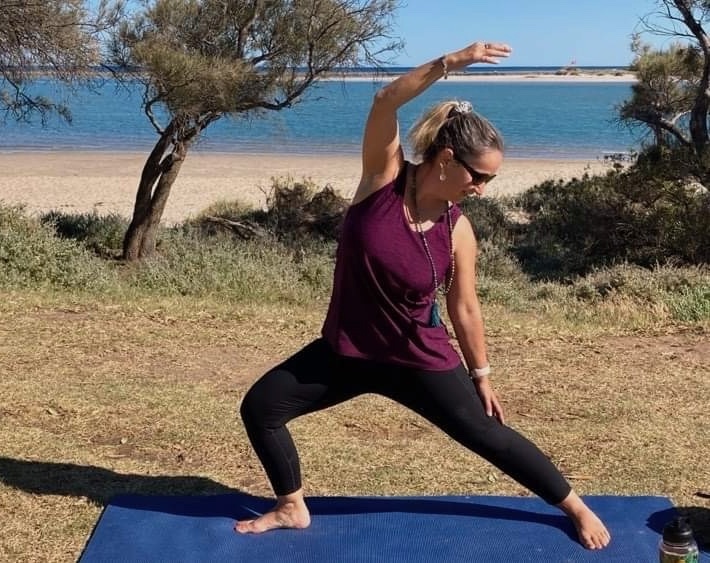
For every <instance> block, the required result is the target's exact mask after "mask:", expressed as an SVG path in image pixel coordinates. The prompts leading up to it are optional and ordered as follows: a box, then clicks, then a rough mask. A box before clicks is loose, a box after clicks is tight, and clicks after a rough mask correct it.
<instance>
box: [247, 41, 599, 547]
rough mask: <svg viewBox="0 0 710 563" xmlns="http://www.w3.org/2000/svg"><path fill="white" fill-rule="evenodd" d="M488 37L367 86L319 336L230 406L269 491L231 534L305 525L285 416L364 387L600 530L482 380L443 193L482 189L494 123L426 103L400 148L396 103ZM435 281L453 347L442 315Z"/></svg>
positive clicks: (585, 532) (467, 240) (496, 151)
mask: <svg viewBox="0 0 710 563" xmlns="http://www.w3.org/2000/svg"><path fill="white" fill-rule="evenodd" d="M509 53H510V48H509V47H508V46H507V45H504V44H500V43H485V44H484V43H474V44H472V45H470V46H468V47H466V48H464V49H462V50H460V51H457V52H454V53H450V54H447V55H445V56H443V57H441V58H439V59H437V60H434V61H432V62H429V63H426V64H424V65H422V66H420V67H418V68H416V69H414V70H412V71H411V72H409V73H407V74H404V75H402V76H400V77H399V78H397V79H396V80H395V81H393V82H392V83H391V84H389V85H387V86H385V87H384V88H382V89H381V90H380V91H379V92H378V93H377V94H376V96H375V99H374V102H373V104H372V108H371V110H370V114H369V117H368V119H367V124H366V126H365V132H364V138H363V150H362V177H361V180H360V184H359V186H358V188H357V192H356V193H355V196H354V198H353V201H352V204H351V206H350V208H349V209H348V212H347V214H346V217H345V220H344V223H343V231H342V236H341V240H340V243H339V246H338V254H337V259H336V267H335V279H334V285H333V294H332V298H331V302H330V306H329V309H328V313H327V316H326V320H325V323H324V325H323V330H322V338H319V339H318V340H316V341H314V342H312V343H310V344H309V345H307V346H306V347H305V348H304V349H302V350H300V351H299V352H297V353H296V354H295V355H294V356H292V357H291V358H289V359H287V360H286V361H284V362H283V363H281V364H280V365H279V366H277V367H276V368H274V369H273V370H271V371H270V372H268V373H267V374H266V375H264V376H263V377H262V378H261V379H260V380H259V381H257V382H256V383H255V384H254V386H253V387H252V388H251V389H250V390H249V392H248V393H247V395H246V396H245V398H244V401H243V403H242V407H241V415H242V419H243V420H244V424H245V426H246V429H247V433H248V435H249V438H250V440H251V442H252V445H253V446H254V449H255V450H256V453H257V455H258V456H259V458H260V460H261V462H262V463H263V465H264V468H265V470H266V473H267V475H268V477H269V479H270V481H271V484H272V486H273V488H274V491H275V493H276V496H277V503H276V506H275V507H274V508H273V509H272V511H270V512H268V513H266V514H264V515H262V516H260V517H259V518H256V519H253V520H246V521H242V522H238V523H237V525H236V527H235V529H236V530H237V531H239V532H242V533H260V532H264V531H267V530H270V529H273V528H305V527H307V526H308V525H309V524H310V515H309V513H308V509H307V507H306V504H305V502H304V497H303V490H302V487H301V477H300V467H299V461H298V454H297V452H296V449H295V447H294V444H293V441H292V440H291V436H290V434H289V432H288V430H287V429H286V426H285V425H286V423H287V422H288V421H290V420H292V419H293V418H295V417H297V416H301V415H303V414H306V413H310V412H314V411H317V410H321V409H324V408H327V407H330V406H333V405H336V404H338V403H341V402H343V401H346V400H348V399H350V398H353V397H355V396H358V395H361V394H363V393H378V394H381V395H384V396H386V397H389V398H390V399H393V400H395V401H397V402H399V403H400V404H402V405H404V406H406V407H408V408H410V409H412V410H414V411H415V412H417V413H419V414H420V415H421V416H423V417H425V418H426V419H428V420H429V421H431V422H432V423H433V424H435V425H437V426H438V427H439V428H441V429H442V430H443V431H444V432H446V433H447V434H449V435H450V436H451V437H452V438H454V439H455V440H457V441H458V442H460V443H461V444H463V445H464V446H466V447H467V448H469V449H470V450H472V451H473V452H476V453H477V454H479V455H481V456H483V457H484V458H485V459H487V460H488V461H489V462H491V463H492V464H494V465H495V466H496V467H498V468H500V469H501V470H503V471H504V472H505V473H507V474H508V475H509V476H511V477H512V478H514V479H516V480H517V481H518V482H520V483H521V484H523V485H524V486H526V487H527V488H529V489H530V490H531V491H533V492H534V493H535V494H537V495H539V496H540V497H542V498H543V499H545V500H546V501H547V502H549V503H551V504H554V505H557V506H558V507H559V508H561V509H562V511H564V512H565V513H566V514H568V515H569V516H570V518H571V519H572V521H573V522H574V524H575V526H576V528H577V531H578V533H579V537H580V541H581V542H582V544H583V545H584V546H585V547H587V548H589V549H599V548H602V547H604V546H606V545H607V544H608V543H609V540H610V536H609V533H608V531H607V530H606V528H605V527H604V525H603V524H602V522H601V521H600V520H599V518H597V516H596V515H595V514H594V513H593V512H592V511H591V510H590V509H589V508H587V506H586V505H585V504H584V503H583V501H582V500H581V499H580V498H579V497H578V496H577V494H576V493H574V492H573V491H572V489H571V487H570V486H569V484H568V483H567V481H566V480H565V479H564V477H563V476H562V475H561V474H560V472H559V471H558V470H557V469H556V468H555V467H554V466H553V465H552V464H551V463H550V461H549V460H548V459H547V457H546V456H545V455H544V454H542V452H541V451H540V450H539V449H538V448H537V447H536V446H534V445H533V444H532V443H531V442H530V441H528V440H527V439H525V438H524V437H522V436H521V435H519V434H518V433H516V432H515V431H513V430H511V429H510V428H509V427H507V426H505V425H504V416H503V409H502V408H501V404H500V402H499V401H498V398H497V397H496V394H495V392H494V391H493V388H492V387H491V383H490V380H489V374H490V366H489V364H488V359H487V356H486V346H485V341H484V329H483V320H482V317H481V310H480V306H479V301H478V297H477V295H476V287H475V269H476V264H475V262H476V239H475V237H474V233H473V229H472V227H471V224H470V222H469V221H468V219H467V218H466V217H465V216H463V215H462V214H461V211H460V210H459V208H458V206H457V205H456V203H458V202H460V201H461V200H462V199H463V198H465V197H467V196H471V195H478V196H480V195H482V194H483V191H484V189H485V186H486V184H487V182H489V181H490V180H491V179H492V178H493V177H494V176H495V174H496V172H497V170H498V168H499V167H500V164H501V161H502V158H503V143H502V140H501V137H500V135H499V133H498V131H496V129H495V128H494V127H493V126H492V125H491V124H490V123H489V122H488V121H487V120H485V119H484V118H482V117H480V116H479V115H477V114H475V113H474V112H473V111H472V109H471V106H470V104H468V103H466V102H445V103H442V104H439V105H438V106H436V107H435V108H434V109H433V110H431V111H430V112H429V113H428V114H427V115H425V116H424V117H423V118H421V120H420V121H419V122H418V123H417V124H416V125H415V127H414V128H413V129H412V132H411V133H410V141H411V144H412V147H413V149H414V151H415V153H416V154H417V156H419V157H421V159H422V162H421V164H418V165H412V164H410V163H408V162H406V161H405V160H404V156H403V151H402V147H401V145H400V137H399V131H398V123H397V110H398V108H400V107H401V106H402V105H404V104H405V103H407V102H408V101H410V100H411V99H413V98H414V97H416V96H417V95H419V94H420V93H421V92H423V91H424V90H425V89H426V88H428V87H429V86H431V85H432V84H433V83H434V82H435V81H437V80H438V79H440V78H442V77H444V78H446V77H447V72H448V71H449V70H456V69H461V68H464V67H466V66H468V65H471V64H473V63H496V62H498V60H499V59H500V58H501V57H506V56H508V54H509ZM439 286H441V287H442V289H443V293H444V294H445V295H446V305H447V310H448V313H449V317H450V318H451V322H452V325H453V328H454V331H455V335H456V338H457V340H458V343H459V346H460V349H461V352H462V354H463V357H464V360H465V365H467V366H468V369H466V368H465V367H464V364H463V363H462V361H461V358H460V356H459V355H458V353H457V352H456V351H455V349H454V348H453V346H452V345H451V343H450V337H449V334H448V332H447V330H446V328H445V327H444V326H443V325H442V324H441V320H440V315H439V302H438V299H437V288H439Z"/></svg>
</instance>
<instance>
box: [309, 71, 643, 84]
mask: <svg viewBox="0 0 710 563" xmlns="http://www.w3.org/2000/svg"><path fill="white" fill-rule="evenodd" d="M399 76H400V75H399V74H394V73H392V74H390V73H386V72H383V73H363V74H342V75H339V74H331V75H329V76H326V77H323V78H321V79H320V80H324V81H330V82H334V81H341V82H391V81H393V80H395V79H396V78H398V77H399ZM446 80H447V81H449V82H569V83H576V82H577V83H581V82H626V83H633V82H636V81H637V80H638V79H637V77H636V75H635V74H634V73H632V72H628V71H618V72H609V73H592V72H578V73H574V74H555V73H546V72H520V73H518V72H505V71H504V72H499V73H497V72H485V73H483V72H481V73H467V74H457V73H450V74H449V77H448V78H447V79H443V78H442V79H441V81H446Z"/></svg>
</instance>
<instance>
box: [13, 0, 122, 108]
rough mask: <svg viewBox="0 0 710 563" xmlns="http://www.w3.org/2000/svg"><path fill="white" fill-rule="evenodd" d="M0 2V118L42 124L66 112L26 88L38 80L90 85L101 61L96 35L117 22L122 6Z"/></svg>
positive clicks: (58, 0)
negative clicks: (36, 121) (39, 122)
mask: <svg viewBox="0 0 710 563" xmlns="http://www.w3.org/2000/svg"><path fill="white" fill-rule="evenodd" d="M94 7H95V9H94V10H92V11H90V10H89V9H88V7H87V3H86V2H85V1H84V0H25V1H21V2H14V1H12V2H3V3H2V6H1V8H2V9H0V113H2V114H3V116H4V118H6V119H7V118H10V119H19V120H23V121H29V120H31V119H32V118H33V117H37V116H38V117H39V118H40V119H41V120H42V121H45V120H46V119H47V118H48V116H49V115H50V114H52V113H58V114H59V115H60V116H62V117H63V118H64V119H66V120H67V121H70V120H71V112H70V111H69V108H68V106H67V105H66V104H64V103H63V101H62V100H56V99H51V98H50V97H47V96H38V95H36V94H34V93H32V92H30V91H29V89H28V86H29V85H30V84H31V83H32V82H33V81H34V80H35V79H36V78H37V76H39V75H40V74H39V72H38V71H40V72H41V76H51V77H53V78H54V79H56V80H59V81H61V82H63V83H65V84H69V85H73V84H77V83H86V82H91V81H92V80H94V79H95V78H96V77H95V75H94V73H93V72H92V71H91V70H90V69H91V68H94V67H95V66H96V65H98V64H99V63H100V62H101V61H102V53H101V37H100V36H101V33H102V32H103V31H105V30H106V29H108V28H110V27H111V26H112V25H114V24H115V22H116V21H118V19H119V17H120V15H121V10H122V3H121V2H120V1H117V2H112V1H111V0H100V1H99V2H96V3H94Z"/></svg>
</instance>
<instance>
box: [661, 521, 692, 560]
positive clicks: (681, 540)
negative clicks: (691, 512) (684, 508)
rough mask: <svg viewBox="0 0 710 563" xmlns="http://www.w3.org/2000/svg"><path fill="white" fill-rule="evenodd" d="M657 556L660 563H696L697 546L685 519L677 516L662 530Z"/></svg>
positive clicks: (688, 523)
mask: <svg viewBox="0 0 710 563" xmlns="http://www.w3.org/2000/svg"><path fill="white" fill-rule="evenodd" d="M659 554H660V559H659V561H660V563H698V561H699V559H700V555H699V551H698V544H697V543H695V540H694V539H693V530H692V529H691V528H690V522H689V521H688V519H687V518H684V517H682V516H678V517H676V518H674V519H673V520H672V521H671V522H669V523H668V524H667V525H666V527H665V528H663V539H662V540H661V544H660V545H659Z"/></svg>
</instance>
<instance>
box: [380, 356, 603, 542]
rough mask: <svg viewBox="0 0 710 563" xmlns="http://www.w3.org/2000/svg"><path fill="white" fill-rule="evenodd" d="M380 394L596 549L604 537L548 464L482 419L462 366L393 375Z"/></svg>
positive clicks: (539, 454) (502, 427)
mask: <svg viewBox="0 0 710 563" xmlns="http://www.w3.org/2000/svg"><path fill="white" fill-rule="evenodd" d="M386 381H387V385H386V386H385V387H383V388H382V389H381V392H382V394H383V395H386V396H388V397H390V398H391V399H393V400H395V401H397V402H399V403H401V404H403V405H404V406H406V407H409V408H411V409H412V410H414V411H415V412H417V413H419V414H420V415H422V416H423V417H425V418H426V419H428V420H429V421H431V422H432V423H433V424H435V425H436V426H438V427H439V428H441V429H442V430H443V431H444V432H446V433H447V434H448V435H449V436H451V437H452V438H454V439H455V440H456V441H458V442H459V443H461V444H462V445H464V446H465V447H467V448H468V449H470V450H472V451H474V452H475V453H477V454H479V455H480V456H482V457H483V458H485V459H486V460H488V461H489V462H491V463H492V464H493V465H495V466H496V467H498V468H499V469H501V470H502V471H504V472H505V473H506V474H507V475H509V476H510V477H512V478H513V479H515V480H516V481H518V482H519V483H521V484H522V485H524V486H525V487H527V488H528V489H530V490H531V491H532V492H534V493H535V494H537V495H538V496H540V497H542V498H543V499H544V500H545V501H547V502H548V503H550V504H554V505H556V506H558V507H560V508H561V509H562V510H563V511H564V512H565V513H566V514H567V515H568V516H569V517H570V518H571V519H572V521H573V522H574V524H575V527H576V528H577V531H578V534H579V537H580V541H581V543H582V544H583V545H584V546H585V547H587V548H589V549H596V548H601V547H604V546H606V545H607V544H608V543H609V539H610V536H609V533H608V531H607V529H606V528H605V527H604V525H603V524H602V522H601V521H600V520H599V518H597V516H596V515H595V514H594V513H593V512H592V511H591V510H590V509H589V508H588V507H587V506H586V505H585V504H584V503H583V502H582V500H581V499H580V498H579V497H578V496H577V494H576V493H574V492H573V491H572V489H571V487H570V485H569V483H568V482H567V481H566V479H565V478H564V477H563V476H562V474H561V473H560V472H559V470H558V469H557V468H556V467H555V466H554V464H553V463H552V462H551V461H550V460H549V459H548V458H547V456H545V455H544V454H543V453H542V452H541V451H540V449H539V448H537V446H535V445H534V444H533V443H532V442H530V440H528V439H527V438H524V437H523V436H521V435H520V434H518V433H517V432H516V431H514V430H513V429H511V428H509V427H507V426H505V425H503V424H501V423H500V422H499V421H498V420H497V419H496V418H495V417H489V416H487V415H486V413H485V411H484V409H483V405H482V403H481V401H480V399H479V398H478V395H477V393H476V389H475V386H474V384H473V382H472V381H471V380H470V378H469V377H468V374H467V373H466V370H465V369H464V368H463V366H460V367H459V368H458V369H456V370H454V371H451V372H442V373H438V372H423V371H415V370H406V371H405V372H400V373H397V371H393V373H392V375H391V377H390V378H387V379H386Z"/></svg>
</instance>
